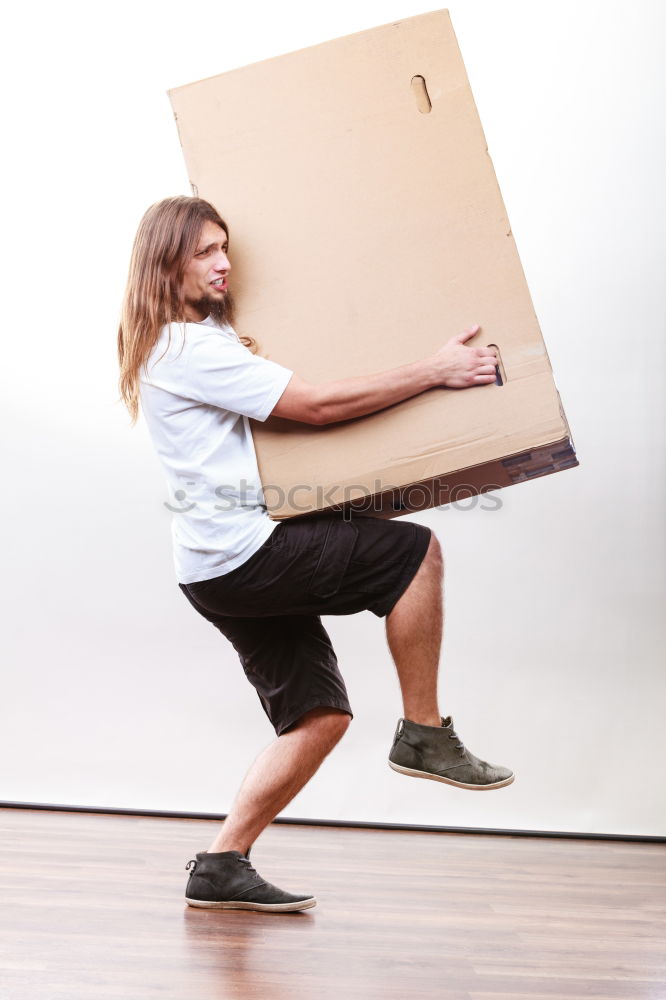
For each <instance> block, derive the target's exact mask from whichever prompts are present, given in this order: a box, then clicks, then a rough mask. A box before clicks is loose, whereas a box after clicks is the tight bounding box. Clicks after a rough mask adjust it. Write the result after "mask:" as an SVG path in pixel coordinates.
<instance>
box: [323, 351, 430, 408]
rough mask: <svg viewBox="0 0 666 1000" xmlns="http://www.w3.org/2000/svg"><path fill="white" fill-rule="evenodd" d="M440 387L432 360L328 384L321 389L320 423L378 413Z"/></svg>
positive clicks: (415, 362)
mask: <svg viewBox="0 0 666 1000" xmlns="http://www.w3.org/2000/svg"><path fill="white" fill-rule="evenodd" d="M437 384H439V383H438V380H437V378H436V377H435V373H434V371H433V365H432V362H431V361H430V360H429V359H424V360H422V361H414V362H412V363H411V364H409V365H401V366H400V367H399V368H391V369H389V370H388V371H384V372H377V373H375V374H373V375H361V376H359V377H356V378H345V379H340V380H339V381H337V382H326V383H324V384H323V385H322V386H320V387H319V394H318V395H319V398H318V410H319V413H320V420H319V423H322V424H332V423H337V422H338V421H339V420H351V419H352V418H354V417H362V416H365V415H366V414H367V413H375V412H376V411H377V410H382V409H384V407H386V406H391V405H392V404H393V403H400V402H402V401H403V400H404V399H410V398H411V397H412V396H416V395H418V394H419V393H420V392H424V391H425V390H426V389H431V388H433V387H434V386H435V385H437Z"/></svg>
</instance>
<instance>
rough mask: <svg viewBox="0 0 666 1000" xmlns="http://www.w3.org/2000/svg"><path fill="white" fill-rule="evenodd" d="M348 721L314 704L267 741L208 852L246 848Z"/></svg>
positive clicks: (339, 713)
mask: <svg viewBox="0 0 666 1000" xmlns="http://www.w3.org/2000/svg"><path fill="white" fill-rule="evenodd" d="M350 721H351V719H350V717H349V715H348V714H347V713H346V712H343V711H342V710H340V709H335V708H324V707H321V708H313V709H311V710H310V711H309V712H306V713H305V714H304V715H302V716H301V718H300V719H299V720H298V723H297V724H296V725H295V726H294V727H293V728H292V729H290V730H289V732H287V733H283V734H282V736H278V738H277V739H276V740H275V741H274V742H273V743H270V744H269V745H268V746H267V747H266V749H265V750H263V751H262V752H261V753H260V754H259V756H258V757H257V759H256V760H255V761H254V763H253V764H252V766H251V767H250V770H249V771H248V772H247V774H246V776H245V778H244V780H243V783H242V785H241V787H240V789H239V790H238V794H237V795H236V798H235V800H234V803H233V805H232V807H231V809H230V811H229V814H228V816H227V818H226V819H225V821H224V823H223V825H222V829H221V831H220V833H219V834H218V835H217V837H216V838H215V840H214V841H213V843H212V844H211V845H210V847H209V848H208V852H209V853H210V854H212V853H215V852H218V851H241V852H242V853H243V854H244V853H245V852H246V851H248V850H249V849H250V847H251V846H252V844H253V843H254V841H255V840H256V838H257V837H258V836H259V834H260V833H261V831H262V830H263V829H265V827H267V826H268V824H269V823H270V822H271V820H273V819H275V817H276V816H277V814H278V813H279V812H280V810H282V809H284V807H285V806H286V805H287V804H288V803H289V802H291V800H292V799H293V798H294V796H295V795H296V794H297V792H299V791H300V790H301V788H303V786H304V785H305V784H306V783H307V782H308V781H309V780H310V778H311V777H312V775H313V774H314V773H315V771H316V770H317V769H318V768H319V765H320V764H321V762H322V761H323V760H324V758H325V757H326V756H327V755H328V754H329V753H330V751H331V750H332V749H333V747H334V746H335V744H336V743H337V742H338V741H339V740H340V739H341V738H342V735H343V733H344V732H345V730H346V729H347V726H348V725H349V723H350Z"/></svg>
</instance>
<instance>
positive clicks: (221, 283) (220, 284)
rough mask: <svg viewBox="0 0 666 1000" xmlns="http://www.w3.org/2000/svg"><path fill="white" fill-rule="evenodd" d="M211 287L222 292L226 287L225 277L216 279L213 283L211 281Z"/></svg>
mask: <svg viewBox="0 0 666 1000" xmlns="http://www.w3.org/2000/svg"><path fill="white" fill-rule="evenodd" d="M211 285H212V286H213V288H216V289H217V290H218V291H224V290H225V289H226V287H227V279H226V276H225V277H224V278H216V279H215V281H211Z"/></svg>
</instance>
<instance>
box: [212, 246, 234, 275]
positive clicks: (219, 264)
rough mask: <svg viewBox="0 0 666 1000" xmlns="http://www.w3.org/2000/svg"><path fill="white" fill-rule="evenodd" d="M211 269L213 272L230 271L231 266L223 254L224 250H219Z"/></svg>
mask: <svg viewBox="0 0 666 1000" xmlns="http://www.w3.org/2000/svg"><path fill="white" fill-rule="evenodd" d="M213 268H214V270H215V271H230V270H231V264H230V263H229V258H228V257H227V255H226V254H225V252H224V250H220V252H219V254H218V255H217V257H216V258H215V262H214V264H213Z"/></svg>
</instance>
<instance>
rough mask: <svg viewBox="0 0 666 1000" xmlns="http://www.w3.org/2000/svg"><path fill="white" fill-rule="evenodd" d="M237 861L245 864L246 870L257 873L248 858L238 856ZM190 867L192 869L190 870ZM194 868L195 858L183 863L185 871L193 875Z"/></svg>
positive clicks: (195, 864) (195, 865) (195, 868)
mask: <svg viewBox="0 0 666 1000" xmlns="http://www.w3.org/2000/svg"><path fill="white" fill-rule="evenodd" d="M238 861H239V862H240V864H242V865H245V867H246V868H247V870H248V871H250V872H254V874H255V875H256V874H257V869H256V868H254V867H253V866H252V862H251V861H250V859H249V858H245V857H243V856H241V857H240V858H238ZM190 869H192V870H191V871H190ZM196 870H197V862H196V859H195V858H190V860H189V861H188V862H187V864H186V865H185V871H186V872H190V875H194V873H195V871H196Z"/></svg>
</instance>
